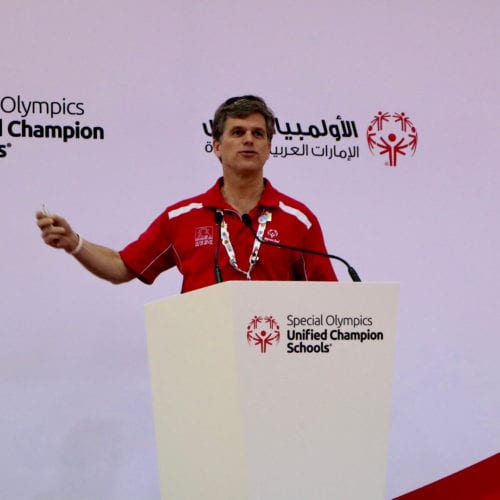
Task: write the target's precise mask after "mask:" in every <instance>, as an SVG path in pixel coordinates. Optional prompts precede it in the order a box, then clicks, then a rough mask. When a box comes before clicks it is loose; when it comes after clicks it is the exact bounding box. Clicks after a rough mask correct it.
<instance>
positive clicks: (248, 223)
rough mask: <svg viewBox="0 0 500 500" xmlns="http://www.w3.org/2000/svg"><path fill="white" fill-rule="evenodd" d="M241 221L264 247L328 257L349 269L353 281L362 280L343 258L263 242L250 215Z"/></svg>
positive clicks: (244, 216) (272, 242) (244, 215)
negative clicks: (268, 246)
mask: <svg viewBox="0 0 500 500" xmlns="http://www.w3.org/2000/svg"><path fill="white" fill-rule="evenodd" d="M241 220H242V221H243V224H245V226H247V227H248V229H250V231H252V234H253V235H254V236H255V238H256V239H257V241H260V243H263V244H264V245H270V246H273V247H277V248H283V249H285V250H294V251H296V252H302V253H308V254H311V255H319V256H320V257H328V258H330V259H335V260H338V261H340V262H342V264H344V265H345V266H346V267H347V272H348V273H349V276H350V277H351V279H352V281H361V278H360V277H359V275H358V273H357V272H356V270H355V269H354V267H352V266H351V265H350V264H349V262H347V261H346V260H345V259H343V258H342V257H339V256H337V255H332V254H329V253H323V252H318V251H316V250H309V249H307V248H299V247H294V246H291V245H285V244H282V243H276V242H274V241H266V240H263V239H261V238H259V237H258V235H257V233H256V232H255V231H254V229H253V227H252V219H250V216H249V215H248V214H243V215H242V216H241Z"/></svg>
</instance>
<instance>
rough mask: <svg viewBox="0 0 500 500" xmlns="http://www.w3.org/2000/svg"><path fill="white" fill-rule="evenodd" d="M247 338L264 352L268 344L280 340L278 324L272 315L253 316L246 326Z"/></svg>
mask: <svg viewBox="0 0 500 500" xmlns="http://www.w3.org/2000/svg"><path fill="white" fill-rule="evenodd" d="M247 340H248V343H249V344H253V345H254V346H259V347H260V352H263V353H265V352H266V350H267V347H268V346H271V345H273V344H274V343H276V344H277V343H278V342H279V341H280V326H279V325H278V323H277V321H276V320H275V319H274V318H273V317H272V316H264V317H262V316H254V317H253V318H252V320H251V321H250V323H248V326H247Z"/></svg>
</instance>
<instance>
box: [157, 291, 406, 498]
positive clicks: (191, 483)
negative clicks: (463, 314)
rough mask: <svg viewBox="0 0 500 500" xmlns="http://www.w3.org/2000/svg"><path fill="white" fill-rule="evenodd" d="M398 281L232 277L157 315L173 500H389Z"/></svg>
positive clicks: (165, 471) (163, 455) (165, 477)
mask: <svg viewBox="0 0 500 500" xmlns="http://www.w3.org/2000/svg"><path fill="white" fill-rule="evenodd" d="M397 297H398V285H396V284H375V283H374V284H370V283H368V284H366V283H352V284H351V283H345V284H344V283H299V282H231V283H224V284H222V285H216V286H214V287H209V288H206V289H204V290H199V291H196V292H192V293H189V294H185V295H183V296H179V297H173V298H170V299H166V300H165V301H160V302H158V303H154V304H149V305H148V306H147V323H148V346H149V351H150V363H151V378H152V387H153V400H154V406H155V425H156V431H157V441H158V455H159V465H160V476H161V484H162V495H163V498H164V499H170V498H172V499H175V500H179V499H183V498H186V499H187V498H204V499H209V498H214V499H215V498H217V499H221V498H230V499H235V500H236V499H253V500H266V499H269V500H276V499H286V500H294V499H296V500H304V499H315V500H322V499H325V500H330V499H332V498H342V499H343V500H344V499H346V500H347V499H360V500H365V499H366V498H370V499H381V500H382V499H383V494H384V481H385V470H386V455H387V438H388V429H389V417H390V395H391V383H392V370H393V355H394V340H395V331H396V310H397Z"/></svg>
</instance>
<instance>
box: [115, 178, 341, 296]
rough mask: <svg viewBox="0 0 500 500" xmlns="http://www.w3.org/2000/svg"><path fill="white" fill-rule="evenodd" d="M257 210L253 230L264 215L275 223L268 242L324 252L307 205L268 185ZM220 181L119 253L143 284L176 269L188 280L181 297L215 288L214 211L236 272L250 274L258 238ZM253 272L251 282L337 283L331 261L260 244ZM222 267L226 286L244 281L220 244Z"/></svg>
mask: <svg viewBox="0 0 500 500" xmlns="http://www.w3.org/2000/svg"><path fill="white" fill-rule="evenodd" d="M265 182H266V185H265V189H264V191H263V193H262V196H261V199H260V201H259V203H258V205H257V206H256V207H255V208H254V209H253V210H252V211H251V212H250V213H249V214H248V215H249V216H250V218H251V220H252V225H253V228H254V230H257V227H258V225H259V222H258V219H259V217H260V216H261V215H262V214H263V213H264V212H266V211H267V212H269V213H270V214H271V218H270V220H269V222H268V223H267V225H266V227H265V232H264V235H263V238H262V239H264V240H269V241H274V242H277V243H282V244H284V245H290V246H294V247H299V248H305V249H311V250H316V251H319V252H326V249H325V244H324V241H323V234H322V232H321V228H320V226H319V223H318V220H317V218H316V217H315V215H314V214H313V213H312V212H311V211H310V210H309V209H308V208H307V207H306V206H305V205H304V204H303V203H300V202H298V201H296V200H294V199H293V198H290V197H289V196H286V195H284V194H283V193H280V192H279V191H277V190H276V189H274V187H273V186H272V185H271V183H270V182H269V181H267V180H266V181H265ZM221 183H222V179H219V180H218V181H217V183H216V184H215V185H214V186H213V187H212V188H210V189H209V190H208V191H207V192H206V193H203V194H201V195H198V196H194V197H193V198H189V199H187V200H184V201H180V202H178V203H176V204H174V205H171V206H170V207H168V208H167V209H166V210H165V211H164V212H163V213H162V214H161V215H160V216H159V217H158V218H157V219H156V220H155V221H153V223H152V224H151V225H150V226H149V228H148V229H147V230H146V231H145V232H144V233H143V234H142V235H141V236H140V237H139V238H138V239H137V240H136V241H134V242H132V243H130V244H129V245H127V246H126V247H125V248H124V249H123V250H121V252H120V255H121V257H122V259H123V261H124V262H125V264H126V265H127V266H128V267H129V268H130V269H131V270H132V271H133V272H134V273H135V274H136V275H137V277H138V278H139V279H140V280H142V281H143V282H145V283H148V284H151V283H152V282H153V281H154V280H155V278H156V277H157V276H158V275H159V274H160V273H161V272H163V271H165V270H166V269H169V268H171V267H173V266H177V268H178V269H179V271H180V272H181V274H182V275H183V277H184V281H183V284H182V292H188V291H191V290H195V289H197V288H202V287H205V286H208V285H212V284H214V283H215V273H214V262H215V260H214V258H215V251H216V246H217V242H218V239H219V229H218V226H217V224H216V222H215V211H216V210H223V212H224V221H225V222H226V224H227V230H228V232H229V237H230V241H231V244H232V246H233V248H234V253H235V256H236V260H237V263H238V267H239V268H240V269H242V270H243V271H247V270H248V268H249V265H250V264H249V257H250V253H251V251H252V247H253V245H254V241H255V237H254V235H253V234H252V232H251V231H250V229H249V228H248V227H246V226H245V224H244V223H243V221H242V220H241V217H240V215H239V214H238V212H236V211H235V210H234V208H232V207H231V206H229V205H228V204H227V202H226V201H225V200H224V198H223V197H222V194H221V192H220V185H221ZM258 255H259V259H258V261H257V263H256V264H255V266H254V267H253V269H252V272H251V279H253V280H279V281H290V280H302V281H303V280H309V281H337V277H336V275H335V272H334V270H333V268H332V265H331V262H330V259H328V258H326V257H320V256H316V255H310V254H304V253H302V252H297V251H292V250H285V249H282V248H276V247H273V246H269V245H265V244H262V245H261V246H260V250H259V254H258ZM218 262H219V266H220V269H221V273H222V279H223V281H230V280H242V279H243V280H244V279H247V278H246V276H245V274H243V273H241V272H239V271H237V270H236V269H234V267H233V266H232V265H231V264H230V262H229V257H228V253H227V251H226V249H225V247H224V246H223V245H222V244H221V245H220V248H219V259H218Z"/></svg>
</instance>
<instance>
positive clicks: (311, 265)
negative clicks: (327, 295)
mask: <svg viewBox="0 0 500 500" xmlns="http://www.w3.org/2000/svg"><path fill="white" fill-rule="evenodd" d="M309 217H310V220H311V227H310V228H309V229H308V230H307V232H306V233H305V237H304V242H303V246H302V248H307V249H312V250H315V251H317V252H321V253H324V254H326V253H327V250H326V246H325V241H324V238H323V232H322V230H321V227H320V225H319V222H318V219H317V218H316V216H315V215H314V214H312V213H311V214H309ZM301 264H302V266H303V269H302V274H303V275H304V278H303V279H305V280H307V281H338V278H337V275H336V273H335V270H334V268H333V266H332V261H331V259H330V258H329V257H324V256H321V255H313V254H309V253H302V263H301Z"/></svg>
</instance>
